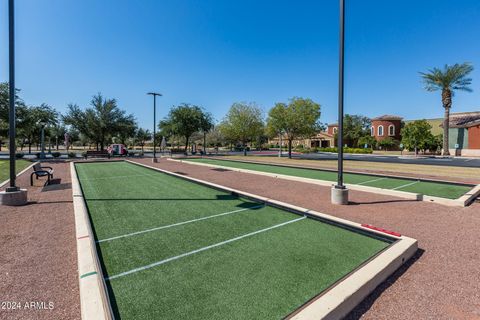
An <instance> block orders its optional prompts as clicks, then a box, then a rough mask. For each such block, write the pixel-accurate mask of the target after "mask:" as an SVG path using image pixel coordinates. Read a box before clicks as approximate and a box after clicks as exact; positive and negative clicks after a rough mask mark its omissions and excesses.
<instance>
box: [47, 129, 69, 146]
mask: <svg viewBox="0 0 480 320" xmlns="http://www.w3.org/2000/svg"><path fill="white" fill-rule="evenodd" d="M48 131H49V136H50V137H52V138H54V139H55V149H56V150H58V145H59V141H62V139H64V138H65V133H66V132H67V129H66V128H65V126H64V125H61V124H58V123H57V124H55V125H54V126H52V127H50V128H49V130H48Z"/></svg>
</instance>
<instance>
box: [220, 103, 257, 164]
mask: <svg viewBox="0 0 480 320" xmlns="http://www.w3.org/2000/svg"><path fill="white" fill-rule="evenodd" d="M219 130H220V132H221V134H222V135H223V136H224V137H225V138H226V140H228V141H231V142H234V143H241V145H242V147H243V154H244V155H247V143H248V142H251V141H256V140H257V137H258V136H260V135H262V134H263V133H264V121H263V112H262V110H261V109H260V108H259V107H258V106H257V105H256V104H255V103H246V102H236V103H234V104H233V105H232V106H231V107H230V109H229V110H228V113H227V115H226V116H225V117H224V118H223V120H222V122H221V123H220V126H219Z"/></svg>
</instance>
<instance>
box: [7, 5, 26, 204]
mask: <svg viewBox="0 0 480 320" xmlns="http://www.w3.org/2000/svg"><path fill="white" fill-rule="evenodd" d="M14 13H15V11H14V0H9V1H8V60H9V61H8V62H9V79H8V86H9V101H8V102H9V113H8V136H9V137H8V138H9V147H8V148H9V153H10V183H9V186H8V187H7V188H6V189H5V191H2V192H0V204H3V205H10V206H18V205H24V204H26V203H27V190H26V189H20V188H18V187H17V186H16V183H15V182H16V181H15V178H16V171H15V151H16V148H17V147H16V145H15V28H14V27H15V20H14V18H15V14H14Z"/></svg>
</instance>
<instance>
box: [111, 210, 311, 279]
mask: <svg viewBox="0 0 480 320" xmlns="http://www.w3.org/2000/svg"><path fill="white" fill-rule="evenodd" d="M306 218H307V216H303V217H300V218H297V219H293V220H289V221H286V222H282V223H279V224H276V225H273V226H271V227H268V228H264V229H260V230H257V231H254V232H250V233H247V234H244V235H241V236H238V237H235V238H232V239H229V240H225V241H222V242H218V243H215V244H212V245H210V246H206V247H203V248H200V249H197V250H193V251H189V252H185V253H182V254H180V255H178V256H175V257H171V258H168V259H164V260H161V261H157V262H154V263H152V264H149V265H146V266H143V267H139V268H135V269H132V270H129V271H125V272H122V273H119V274H116V275H113V276H111V277H108V278H105V280H108V281H110V280H113V279H116V278H120V277H124V276H126V275H129V274H132V273H136V272H139V271H143V270H146V269H150V268H153V267H157V266H159V265H162V264H165V263H167V262H170V261H174V260H178V259H180V258H184V257H187V256H190V255H192V254H195V253H199V252H202V251H206V250H209V249H213V248H216V247H220V246H223V245H225V244H228V243H231V242H234V241H238V240H241V239H244V238H247V237H251V236H254V235H256V234H259V233H262V232H266V231H269V230H273V229H276V228H280V227H283V226H286V225H287V224H291V223H295V222H298V221H301V220H304V219H306Z"/></svg>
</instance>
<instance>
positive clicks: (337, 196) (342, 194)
mask: <svg viewBox="0 0 480 320" xmlns="http://www.w3.org/2000/svg"><path fill="white" fill-rule="evenodd" d="M331 196H332V198H331V199H332V204H338V205H347V204H348V189H347V188H343V189H342V188H337V187H336V186H333V187H332V193H331Z"/></svg>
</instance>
